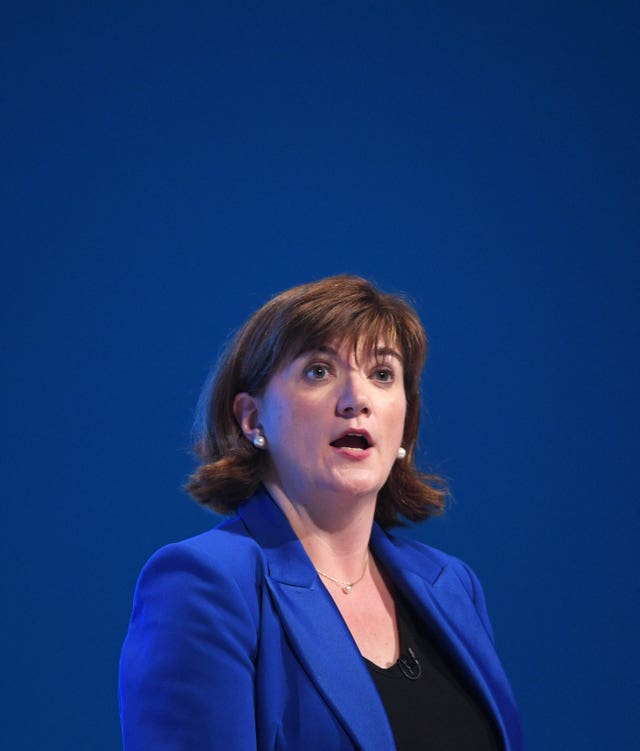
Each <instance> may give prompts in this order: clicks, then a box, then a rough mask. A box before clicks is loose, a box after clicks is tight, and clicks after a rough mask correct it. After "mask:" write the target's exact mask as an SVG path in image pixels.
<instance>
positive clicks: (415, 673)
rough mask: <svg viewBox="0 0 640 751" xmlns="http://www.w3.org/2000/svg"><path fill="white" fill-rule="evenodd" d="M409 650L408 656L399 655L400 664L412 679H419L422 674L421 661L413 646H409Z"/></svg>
mask: <svg viewBox="0 0 640 751" xmlns="http://www.w3.org/2000/svg"><path fill="white" fill-rule="evenodd" d="M407 652H408V653H409V654H408V656H404V655H400V657H398V666H399V668H400V670H402V672H403V673H404V675H405V676H406V677H407V678H408V679H409V680H410V681H417V680H418V678H419V677H420V676H421V675H422V668H421V667H420V662H419V660H418V658H417V657H416V655H415V652H414V651H413V649H411V647H409V649H408V650H407Z"/></svg>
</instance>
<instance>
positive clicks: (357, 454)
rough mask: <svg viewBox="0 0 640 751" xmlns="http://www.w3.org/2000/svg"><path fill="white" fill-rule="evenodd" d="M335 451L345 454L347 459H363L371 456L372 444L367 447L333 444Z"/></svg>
mask: <svg viewBox="0 0 640 751" xmlns="http://www.w3.org/2000/svg"><path fill="white" fill-rule="evenodd" d="M331 448H332V449H333V450H334V451H337V452H338V453H339V454H341V455H342V456H344V457H345V458H347V459H353V460H355V461H362V460H363V459H367V458H368V457H369V456H371V448H372V447H371V446H369V448H367V449H352V448H350V447H349V446H340V447H336V446H332V447H331Z"/></svg>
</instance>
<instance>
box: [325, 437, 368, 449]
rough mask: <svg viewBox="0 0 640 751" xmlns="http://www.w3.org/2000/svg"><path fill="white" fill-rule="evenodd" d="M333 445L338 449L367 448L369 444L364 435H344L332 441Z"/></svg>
mask: <svg viewBox="0 0 640 751" xmlns="http://www.w3.org/2000/svg"><path fill="white" fill-rule="evenodd" d="M331 445H332V446H333V447H334V448H337V449H341V448H348V449H366V448H367V446H368V445H369V444H368V442H367V439H366V438H365V437H364V436H362V435H343V436H342V438H338V440H336V441H332V442H331Z"/></svg>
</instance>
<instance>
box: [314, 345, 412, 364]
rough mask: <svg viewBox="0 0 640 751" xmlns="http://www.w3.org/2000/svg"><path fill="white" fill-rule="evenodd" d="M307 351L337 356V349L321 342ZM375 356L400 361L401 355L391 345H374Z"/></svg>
mask: <svg viewBox="0 0 640 751" xmlns="http://www.w3.org/2000/svg"><path fill="white" fill-rule="evenodd" d="M308 352H322V353H324V354H327V355H331V356H333V357H338V351H337V350H336V349H334V348H333V347H330V346H329V345H328V344H321V345H320V346H319V347H314V348H313V349H310V350H308ZM373 354H374V355H375V356H376V357H385V356H389V357H395V358H396V359H397V360H398V361H399V362H402V361H403V360H402V355H401V354H400V353H399V352H398V351H397V350H395V349H393V347H376V349H375V350H374V353H373Z"/></svg>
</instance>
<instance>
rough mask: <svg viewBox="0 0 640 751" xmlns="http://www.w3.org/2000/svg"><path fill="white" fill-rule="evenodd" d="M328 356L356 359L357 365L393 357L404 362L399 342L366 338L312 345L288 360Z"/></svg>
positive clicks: (336, 340) (333, 340) (334, 340)
mask: <svg viewBox="0 0 640 751" xmlns="http://www.w3.org/2000/svg"><path fill="white" fill-rule="evenodd" d="M315 352H317V353H319V354H326V355H328V356H330V357H340V358H344V359H345V360H350V359H352V358H353V359H354V361H355V362H356V364H360V363H361V362H365V361H369V360H381V359H385V358H389V357H393V358H395V359H397V360H399V361H400V363H402V362H403V359H404V358H403V353H402V350H401V348H400V346H399V343H398V342H397V341H391V342H389V341H387V340H386V339H383V340H379V341H375V340H374V341H367V340H366V339H365V338H363V337H361V338H360V339H357V340H356V339H342V340H338V339H332V340H330V341H328V342H327V343H318V344H312V343H310V344H309V345H308V346H305V347H303V348H302V349H301V350H300V351H299V352H297V353H295V354H293V356H290V358H288V361H289V362H292V361H293V360H296V359H298V358H300V357H305V356H306V355H308V354H311V353H315Z"/></svg>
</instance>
